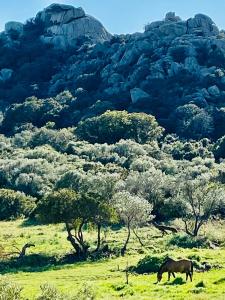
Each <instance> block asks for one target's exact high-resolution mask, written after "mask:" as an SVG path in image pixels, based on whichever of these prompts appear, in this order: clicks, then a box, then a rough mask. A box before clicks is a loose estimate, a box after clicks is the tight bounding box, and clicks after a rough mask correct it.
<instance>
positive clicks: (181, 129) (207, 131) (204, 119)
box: [170, 104, 214, 140]
mask: <svg viewBox="0 0 225 300" xmlns="http://www.w3.org/2000/svg"><path fill="white" fill-rule="evenodd" d="M170 122H171V124H172V127H173V130H174V131H175V132H176V133H177V134H178V135H179V136H180V137H184V138H192V139H197V140H199V139H201V138H205V137H210V136H211V134H212V133H213V130H214V126H213V119H212V117H211V116H210V114H209V113H208V112H207V111H205V110H204V109H201V108H199V107H198V106H196V105H195V104H186V105H184V106H180V107H178V108H177V109H176V110H175V111H174V113H173V114H172V116H171V117H170Z"/></svg>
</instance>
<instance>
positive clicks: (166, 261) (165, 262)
mask: <svg viewBox="0 0 225 300" xmlns="http://www.w3.org/2000/svg"><path fill="white" fill-rule="evenodd" d="M169 261H174V260H173V259H172V258H170V257H167V258H166V259H165V260H164V262H163V263H162V265H161V266H160V268H159V271H158V272H161V271H162V269H163V268H164V267H165V265H166V264H167V263H168V262H169Z"/></svg>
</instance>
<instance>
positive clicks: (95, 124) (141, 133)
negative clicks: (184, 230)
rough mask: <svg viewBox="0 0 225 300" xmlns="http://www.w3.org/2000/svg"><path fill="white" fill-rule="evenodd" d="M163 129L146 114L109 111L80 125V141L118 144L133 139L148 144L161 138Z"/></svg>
mask: <svg viewBox="0 0 225 300" xmlns="http://www.w3.org/2000/svg"><path fill="white" fill-rule="evenodd" d="M162 132H163V129H162V128H161V127H160V126H159V125H158V123H157V122H156V120H155V118H154V117H153V116H151V115H147V114H144V113H132V114H129V113H127V112H126V111H107V112H105V113H104V114H102V115H101V116H98V117H94V118H90V119H86V120H85V121H82V122H80V123H79V124H78V126H77V130H76V134H77V136H78V137H79V138H80V139H84V140H87V141H90V142H98V143H109V144H112V143H116V142H118V141H119V140H120V139H133V140H135V141H137V142H138V143H146V142H149V141H152V140H155V139H157V138H159V137H160V136H161V134H162Z"/></svg>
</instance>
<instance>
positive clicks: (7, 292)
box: [0, 278, 22, 300]
mask: <svg viewBox="0 0 225 300" xmlns="http://www.w3.org/2000/svg"><path fill="white" fill-rule="evenodd" d="M21 291H22V288H21V287H20V286H18V285H17V284H15V283H13V282H11V281H10V280H8V279H7V278H0V299H1V300H20V299H21Z"/></svg>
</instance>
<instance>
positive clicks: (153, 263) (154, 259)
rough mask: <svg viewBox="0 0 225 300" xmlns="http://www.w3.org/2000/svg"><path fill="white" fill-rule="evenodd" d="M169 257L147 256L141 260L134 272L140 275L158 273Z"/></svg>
mask: <svg viewBox="0 0 225 300" xmlns="http://www.w3.org/2000/svg"><path fill="white" fill-rule="evenodd" d="M166 258H167V256H165V255H164V256H150V255H148V256H145V257H144V258H143V259H141V260H140V261H139V262H138V264H137V266H136V267H133V269H132V271H134V272H136V273H138V274H144V273H156V272H158V270H159V268H160V266H161V265H162V263H163V262H164V261H165V259H166Z"/></svg>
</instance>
